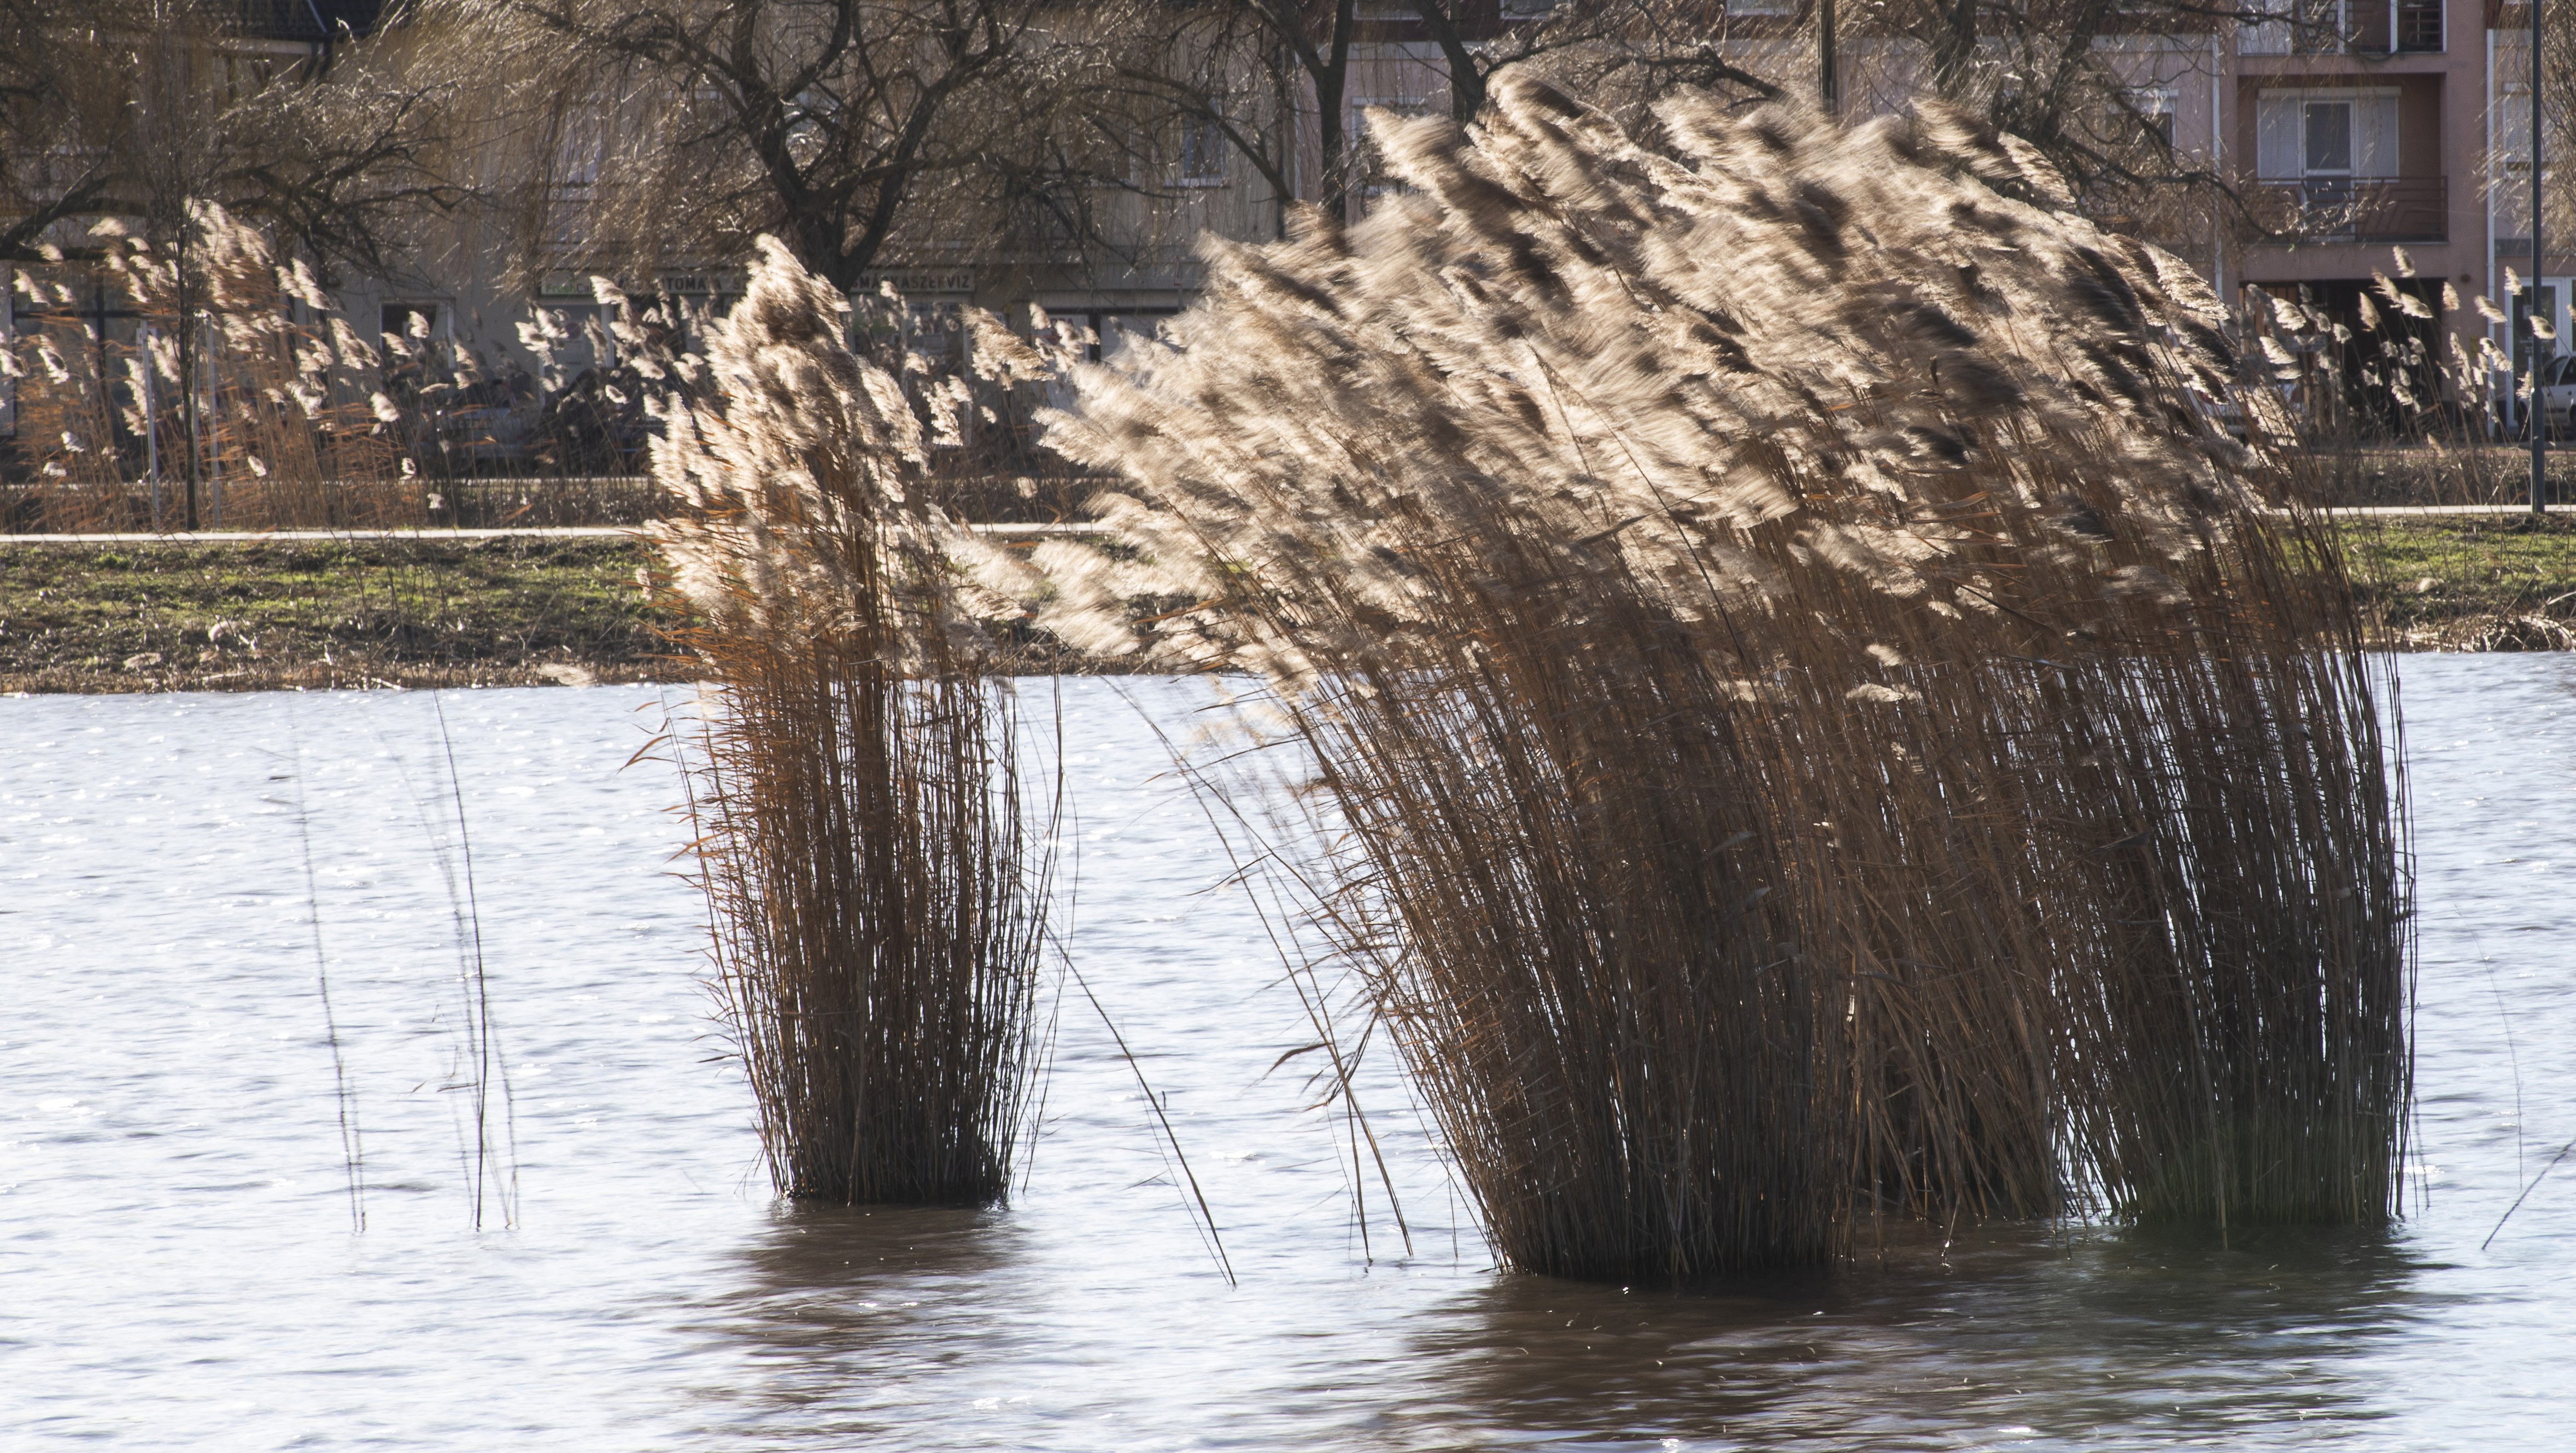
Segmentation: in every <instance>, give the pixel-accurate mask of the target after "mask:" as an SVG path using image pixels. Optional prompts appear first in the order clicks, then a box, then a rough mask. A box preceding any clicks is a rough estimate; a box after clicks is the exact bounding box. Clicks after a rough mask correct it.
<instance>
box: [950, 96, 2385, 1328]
mask: <svg viewBox="0 0 2576 1453" xmlns="http://www.w3.org/2000/svg"><path fill="white" fill-rule="evenodd" d="M1658 122H1659V128H1658V132H1657V134H1656V135H1655V136H1654V137H1653V138H1651V139H1650V140H1640V139H1638V138H1635V137H1632V136H1630V135H1627V134H1625V133H1623V132H1622V131H1621V130H1620V129H1619V128H1618V127H1616V126H1615V125H1613V124H1612V123H1610V122H1609V121H1608V120H1606V119H1605V118H1604V117H1602V116H1601V115H1600V114H1598V113H1596V112H1594V111H1592V110H1591V109H1589V108H1587V107H1585V106H1583V105H1581V104H1579V103H1577V102H1575V101H1573V100H1571V99H1570V98H1568V97H1566V96H1564V95H1562V94H1560V93H1558V92H1556V91H1554V90H1551V89H1549V88H1547V87H1546V86H1544V85H1543V84H1540V83H1536V82H1532V81H1527V80H1522V81H1517V82H1514V83H1511V84H1508V85H1506V86H1503V87H1500V88H1498V94H1497V96H1496V98H1495V105H1494V106H1493V107H1492V108H1491V109H1490V110H1489V111H1488V112H1487V114H1486V116H1485V118H1484V119H1483V121H1482V124H1480V125H1479V126H1478V127H1476V128H1474V129H1472V130H1470V129H1466V128H1462V127H1460V126H1458V125H1456V124H1455V123H1452V122H1450V121H1447V120H1445V119H1436V118H1435V119H1422V120H1413V121H1399V120H1398V119H1396V118H1393V117H1386V118H1381V119H1380V120H1379V121H1378V122H1377V123H1375V124H1374V125H1373V131H1372V134H1383V135H1384V137H1385V145H1386V151H1387V155H1388V164H1389V166H1390V168H1391V169H1392V171H1393V173H1394V174H1395V175H1396V176H1397V177H1398V178H1400V179H1401V180H1402V181H1403V182H1404V183H1405V184H1406V187H1407V190H1406V191H1405V192H1403V193H1402V194H1399V195H1396V196H1393V197H1391V198H1389V199H1388V200H1387V201H1385V202H1384V203H1383V204H1381V205H1380V206H1378V207H1377V208H1376V209H1375V210H1374V211H1373V212H1372V213H1371V214H1370V215H1369V216H1368V218H1367V219H1366V220H1365V221H1363V222H1360V223H1358V224H1357V225H1355V226H1352V227H1349V228H1344V227H1343V226H1341V225H1340V224H1338V223H1337V222H1335V221H1332V220H1330V219H1326V218H1323V217H1321V216H1318V215H1313V214H1309V215H1308V216H1307V217H1306V218H1305V219H1304V222H1303V225H1302V228H1301V230H1300V231H1299V233H1298V234H1297V235H1296V236H1294V237H1293V238H1292V239H1291V240H1289V241H1286V242H1282V243H1278V244H1273V245H1264V246H1231V245H1222V244H1211V245H1210V248H1209V253H1210V261H1211V268H1212V275H1211V281H1210V286H1209V289H1208V294H1207V297H1206V299H1205V300H1204V301H1203V302H1202V303H1201V304H1200V305H1199V306H1198V307H1196V308H1195V309H1193V310H1192V311H1191V312H1190V313H1188V314H1185V315H1184V316H1183V317H1182V318H1181V319H1180V320H1179V322H1178V325H1177V328H1176V331H1175V338H1174V343H1173V345H1172V346H1170V347H1167V348H1162V349H1159V350H1157V349H1153V348H1150V347H1148V348H1139V349H1134V350H1131V351H1130V352H1129V353H1127V354H1126V355H1125V356H1124V359H1123V361H1121V362H1119V363H1117V364H1116V365H1114V366H1083V367H1079V368H1077V369H1076V370H1075V373H1076V377H1077V381H1078V383H1079V385H1080V391H1081V404H1080V407H1079V409H1078V410H1077V411H1076V412H1074V413H1072V414H1069V415H1066V416H1063V417H1060V418H1059V419H1058V420H1057V421H1056V426H1055V429H1054V432H1053V433H1052V434H1051V436H1050V442H1051V443H1052V444H1053V445H1054V447H1056V448H1058V449H1059V450H1061V451H1063V452H1064V453H1065V454H1066V455H1068V456H1069V457H1071V458H1073V459H1074V460H1075V461H1076V462H1077V463H1080V464H1083V465H1087V466H1091V467H1095V468H1099V469H1103V470H1109V471H1115V472H1116V473H1118V474H1119V475H1121V476H1122V477H1123V478H1124V480H1125V481H1126V484H1125V486H1124V487H1123V488H1122V489H1120V490H1117V491H1113V492H1110V493H1107V494H1105V495H1103V496H1102V497H1101V498H1100V499H1099V500H1098V501H1096V503H1095V509H1096V511H1097V513H1098V514H1099V517H1100V518H1101V520H1102V521H1103V523H1104V525H1105V526H1107V527H1109V528H1111V529H1113V530H1114V531H1115V532H1116V533H1117V535H1118V537H1119V542H1120V546H1119V548H1118V549H1116V550H1112V551H1104V552H1087V551H1086V549H1085V547H1084V546H1082V545H1081V544H1079V543H1076V542H1050V543H1048V544H1047V545H1046V546H1044V547H1042V548H1041V550H1040V551H1039V554H1038V558H1037V559H1036V560H1035V562H1034V564H1033V570H1034V576H1033V577H1030V578H1024V579H1020V580H1017V581H1014V580H1013V579H1011V578H1009V573H1008V570H1007V569H1006V568H995V569H991V570H988V571H987V578H988V579H989V581H990V583H991V584H992V586H993V587H994V588H995V589H997V590H1003V591H1012V590H1016V591H1018V592H1020V593H1022V594H1023V595H1025V596H1027V597H1028V598H1029V599H1030V600H1031V601H1032V602H1033V605H1034V608H1035V610H1036V614H1037V619H1038V621H1039V622H1040V624H1042V625H1044V626H1045V627H1046V628H1048V629H1050V630H1052V631H1053V632H1055V633H1056V634H1057V635H1058V636H1059V637H1061V638H1063V639H1066V640H1068V641H1070V642H1072V643H1075V644H1077V645H1080V646H1082V647H1084V648H1086V649H1090V650H1095V651H1119V650H1127V651H1133V652H1140V653H1142V654H1143V655H1144V656H1145V658H1146V659H1148V660H1151V661H1157V662H1161V663H1165V664H1169V665H1172V666H1188V667H1207V666H1224V667H1231V668H1239V669H1250V670H1254V671H1257V672H1260V673H1262V674H1263V675H1265V676H1266V677H1267V678H1268V680H1269V681H1270V683H1271V684H1272V686H1273V688H1274V690H1273V693H1272V696H1273V700H1274V704H1275V705H1276V706H1277V707H1278V709H1279V710H1280V711H1281V712H1282V713H1284V715H1285V718H1286V720H1287V721H1288V722H1289V723H1290V724H1291V727H1292V729H1293V731H1294V732H1295V733H1296V734H1297V735H1299V736H1301V737H1302V738H1303V739H1304V741H1305V742H1306V744H1307V745H1308V747H1309V748H1310V749H1311V750H1312V752H1313V755H1314V758H1315V760H1316V761H1317V763H1318V764H1319V772H1320V778H1321V782H1322V785H1323V786H1324V787H1325V788H1326V789H1327V791H1328V796H1329V801H1330V803H1331V806H1332V809H1333V812H1334V814H1335V817H1336V820H1337V822H1338V823H1339V824H1341V826H1342V828H1343V829H1344V831H1345V835H1344V836H1341V837H1340V838H1338V839H1337V841H1338V842H1339V843H1340V844H1341V846H1340V847H1339V848H1337V849H1336V850H1335V856H1334V858H1333V860H1332V861H1331V862H1330V863H1328V864H1327V865H1325V867H1326V871H1325V873H1324V874H1323V875H1322V880H1323V881H1324V882H1325V883H1327V884H1328V885H1329V886H1327V887H1325V888H1323V889H1321V890H1319V892H1318V893H1317V895H1316V899H1315V901H1314V902H1313V904H1312V906H1313V908H1314V909H1315V910H1316V912H1317V913H1318V915H1319V919H1320V920H1321V921H1322V922H1324V923H1325V924H1326V925H1328V927H1329V928H1330V929H1331V931H1332V932H1333V933H1334V934H1335V935H1336V936H1337V944H1338V948H1339V950H1340V951H1341V952H1343V953H1346V954H1348V955H1350V956H1351V957H1352V958H1353V959H1354V961H1356V962H1358V963H1360V964H1361V965H1362V966H1363V967H1364V968H1365V970H1366V972H1367V974H1368V976H1369V983H1370V992H1369V994H1368V999H1369V1003H1370V1008H1371V1012H1373V1013H1375V1014H1377V1015H1380V1016H1382V1017H1383V1019H1384V1022H1385V1023H1386V1025H1387V1026H1388V1027H1389V1028H1390V1029H1392V1030H1393V1032H1394V1036H1395V1039H1396V1041H1397V1043H1398V1044H1399V1045H1400V1047H1401V1049H1402V1052H1403V1054H1404V1056H1405V1058H1406V1060H1407V1063H1408V1065H1409V1067H1410V1069H1411V1071H1412V1073H1413V1076H1414V1078H1415V1080H1416V1083H1417V1085H1418V1086H1419V1088H1420V1091H1421V1094H1422V1096H1423V1099H1424V1101H1425V1102H1426V1104H1427V1106H1428V1108H1429V1110H1430V1112H1431V1113H1432V1115H1433V1116H1434V1118H1435V1119H1436V1120H1437V1122H1438V1124H1439V1126H1440V1128H1441V1130H1442V1131H1443V1133H1444V1135H1445V1138H1446V1140H1447V1143H1448V1145H1449V1148H1450V1150H1451V1153H1452V1154H1453V1155H1454V1156H1455V1158H1456V1162H1457V1166H1458V1169H1459V1171H1460V1173H1461V1177H1462V1180H1463V1181H1464V1183H1465V1185H1466V1187H1467V1188H1468V1190H1469V1191H1470V1193H1471V1194H1472V1196H1473V1197H1474V1199H1475V1201H1476V1203H1477V1204H1478V1206H1479V1208H1480V1210H1481V1212H1482V1215H1483V1217H1484V1220H1485V1223H1486V1226H1487V1227H1488V1230H1489V1232H1490V1234H1491V1235H1492V1238H1493V1240H1494V1242H1495V1244H1496V1246H1497V1248H1498V1249H1499V1251H1500V1252H1501V1254H1502V1255H1503V1256H1504V1257H1505V1258H1506V1259H1507V1260H1508V1261H1509V1262H1510V1263H1512V1264H1514V1265H1517V1266H1520V1267H1523V1268H1527V1269H1530V1270H1535V1271H1545V1272H1555V1273H1563V1274H1571V1275H1583V1276H1604V1277H1628V1276H1634V1275H1665V1276H1694V1275H1703V1274H1709V1273H1719V1272H1726V1271H1730V1270H1738V1269H1744V1268H1750V1267H1755V1266H1764V1265H1776V1264H1791V1263H1812V1262H1817V1261H1824V1260H1830V1259H1832V1258H1834V1257H1837V1256H1840V1255H1843V1254H1846V1253H1847V1252H1848V1251H1849V1250H1850V1249H1851V1247H1852V1246H1853V1245H1854V1236H1855V1233H1856V1231H1857V1229H1858V1228H1860V1227H1861V1226H1863V1225H1864V1224H1866V1223H1868V1222H1870V1221H1872V1220H1873V1219H1875V1218H1879V1217H1886V1216H1904V1217H1920V1218H1925V1219H1928V1220H1931V1221H1934V1222H1936V1223H1942V1224H1949V1223H1954V1222H1955V1221H1957V1220H1958V1219H1959V1218H1961V1217H2023V1216H2037V1215H2047V1214H2053V1213H2059V1212H2065V1211H2072V1210H2087V1209H2097V1208H2098V1209H2102V1210H2107V1211H2108V1212H2110V1213H2112V1214H2114V1215H2117V1216H2121V1217H2126V1218H2131V1219H2136V1220H2166V1221H2185V1222H2202V1223H2217V1224H2221V1225H2234V1224H2244V1223H2250V1222H2262V1221H2297V1220H2315V1219H2322V1220H2336V1221H2372V1220H2376V1219H2381V1218H2384V1217H2386V1216H2388V1215H2390V1214H2391V1213H2392V1211H2393V1209H2394V1205H2395V1198H2396V1178H2395V1175H2394V1169H2393V1168H2394V1166H2395V1164H2396V1162H2397V1159H2398V1156H2399V1154H2400V1151H2401V1141H2402V1136H2403V1127H2404V1123H2405V1108H2406V1104H2407V1097H2408V1093H2409V1083H2410V1080H2409V1075H2410V1064H2411V1060H2410V1050H2409V1042H2408V1021H2407V1008H2406V1005H2407V987H2408V974H2409V962H2410V960H2409V957H2408V939H2407V937H2406V934H2405V928H2404V924H2405V909H2404V902H2405V896H2404V895H2405V881H2404V877H2403V874H2402V871H2401V868H2402V861H2401V855H2400V848H2401V839H2400V836H2399V832H2400V825H2401V823H2402V814H2401V811H2400V806H2401V805H2400V803H2399V802H2398V800H2397V795H2396V786H2395V783H2394V781H2393V780H2392V777H2391V775H2390V769H2389V768H2388V766H2387V765H2386V762H2385V759H2384V756H2383V742H2382V730H2383V728H2382V725H2381V721H2380V718H2379V716H2378V715H2377V711H2378V708H2377V707H2376V706H2375V705H2374V698H2373V688H2374V685H2375V684H2376V676H2375V673H2376V672H2377V670H2378V669H2379V668H2378V666H2377V665H2376V664H2375V663H2374V661H2373V660H2372V658H2370V657H2368V656H2367V655H2365V653H2364V652H2363V650H2362V647H2361V632H2360V621H2359V619H2358V616H2357V608H2356V606H2355V605H2354V597H2353V593H2352V592H2351V590H2350V589H2349V588H2348V585H2347V582H2346V581H2345V580H2344V579H2343V577H2342V573H2341V566H2340V557H2339V555H2338V553H2337V549H2336V546H2335V543H2334V541H2333V539H2332V538H2331V537H2330V536H2328V535H2327V534H2325V533H2324V532H2323V531H2322V530H2321V529H2320V528H2319V527H2318V526H2317V524H2316V522H2315V520H2314V519H2313V518H2312V517H2311V516H2310V515H2309V514H2308V513H2306V512H2305V506H2304V493H2303V489H2302V486H2301V481H2300V479H2299V477H2298V475H2297V473H2296V471H2295V470H2294V469H2293V467H2292V466H2291V464H2290V463H2289V462H2288V461H2289V459H2290V458H2291V456H2290V454H2289V453H2288V452H2287V451H2286V450H2285V449H2284V448H2283V445H2284V444H2285V443H2286V442H2287V441H2286V430H2287V427H2288V423H2287V420H2286V419H2285V418H2283V417H2282V416H2281V413H2280V410H2279V408H2278V406H2277V404H2276V403H2275V402H2274V396H2273V395H2272V394H2270V393H2269V392H2268V390H2266V389H2265V388H2263V387H2261V386H2260V385H2261V384H2263V383H2265V382H2267V381H2268V376H2269V375H2268V372H2267V370H2268V368H2269V365H2268V364H2267V363H2266V362H2265V361H2264V360H2263V359H2261V358H2239V357H2238V356H2237V354H2236V353H2235V352H2234V350H2233V349H2232V348H2231V346H2230V344H2229V343H2228V341H2227V339H2226V338H2225V337H2224V336H2223V334H2222V332H2221V325H2222V323H2223V322H2224V320H2225V315H2224V313H2223V311H2222V309H2221V308H2220V306H2219V304H2218V301H2217V299H2216V298H2214V297H2213V296H2212V295H2211V294H2210V293H2209V292H2208V290H2207V288H2206V287H2205V285H2204V284H2202V283H2201V282H2200V281H2199V279H2198V278H2197V277H2195V276H2194V275H2193V274H2192V273H2191V272H2190V271H2189V270H2188V269H2187V268H2185V267H2184V266H2182V265H2181V264H2179V263H2178V262H2176V261H2175V260H2174V259H2172V258H2171V257H2169V256H2166V255H2164V254H2161V253H2159V252H2156V251H2155V250H2153V249H2151V248H2148V247H2146V246H2143V245H2141V244H2139V243H2137V242H2135V241H2132V240H2130V239H2127V238H2123V237H2119V236H2115V235H2111V234H2108V233H2105V232H2102V231H2101V230H2099V229H2098V228H2096V227H2094V226H2093V225H2092V224H2091V223H2089V222H2087V221H2085V220H2084V219H2082V218H2081V217H2079V216H2077V215H2076V214H2075V213H2074V211H2073V210H2072V205H2071V200H2070V198H2069V197H2068V196H2067V194H2066V191H2065V189H2064V186H2063V184H2062V183H2061V182H2060V181H2058V180H2057V179H2056V178H2055V177H2054V175H2053V174H2051V173H2050V172H2049V171H2048V170H2047V168H2046V166H2045V165H2044V163H2041V162H2040V161H2039V160H2038V159H2037V158H2036V156H2035V155H2034V154H2032V153H2031V152H2030V151H2029V150H2028V149H2027V148H2026V147H2024V146H2023V145H2022V144H2021V143H2020V142H2018V141H2017V140H2015V139H2014V138H2011V137H2009V136H2001V135H1997V134H1994V133H1992V132H1990V131H1988V130H1986V129H1984V128H1983V127H1982V126H1981V125H1980V124H1979V123H1977V122H1976V121H1975V120H1974V119H1972V118H1969V117H1966V116H1962V115H1959V114H1955V113H1951V112H1946V111H1941V110H1937V109H1932V108H1928V107H1927V108H1926V109H1924V110H1923V111H1921V112H1920V113H1919V114H1917V115H1914V116H1911V117H1907V118H1899V119H1889V120H1882V121H1876V122H1871V123H1869V124H1866V125H1861V126H1857V127H1851V128H1844V127H1841V126H1838V125H1835V124H1833V123H1830V122H1828V121H1825V120H1823V119H1821V118H1819V117H1817V116H1814V115H1812V114H1809V113H1806V112H1803V111H1801V110H1798V109H1795V108H1790V107H1774V108H1771V109H1768V110H1765V111H1761V112H1759V113H1756V114H1753V115H1751V116H1749V117H1736V116H1731V115H1729V114H1727V113H1725V112H1723V111H1722V110H1721V109H1719V108H1718V107H1717V106H1716V105H1714V104H1713V103H1711V102H1708V101H1706V100H1702V99H1698V98H1693V97H1687V96H1685V97H1679V98H1676V99H1673V100H1671V101H1669V102H1667V103H1665V104H1664V105H1663V106H1661V107H1660V108H1659V111H1658ZM2227 404H2233V405H2235V406H2236V407H2237V408H2238V409H2240V410H2242V411H2243V412H2244V413H2245V415H2246V416H2247V417H2249V418H2250V421H2251V423H2250V427H2249V433H2250V436H2251V440H2252V442H2251V443H2250V445H2249V444H2240V443H2239V442H2237V441H2236V440H2234V439H2231V438H2230V437H2229V436H2228V434H2227V432H2226V431H2225V430H2224V429H2222V428H2221V427H2219V425H2218V423H2217V419H2218V418H2219V417H2220V414H2221V408H2222V406H2223V405H2227ZM2278 511H2286V513H2276V512H2278ZM1003 564H1004V565H1005V566H1007V564H1008V562H1003ZM1138 595H1155V596H1159V597H1163V598H1167V599H1171V600H1173V601H1175V602H1176V604H1177V605H1178V608H1177V609H1173V610H1170V611H1166V612H1163V613H1160V614H1158V615H1157V616H1156V617H1155V618H1154V619H1152V620H1150V621H1148V622H1147V623H1145V624H1144V625H1143V626H1142V627H1138V626H1136V625H1134V624H1132V623H1131V617H1130V616H1129V614H1128V613H1127V612H1125V611H1124V610H1123V609H1121V608H1120V607H1121V603H1122V602H1123V601H1125V600H1128V599H1131V598H1133V597H1136V596H1138Z"/></svg>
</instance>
